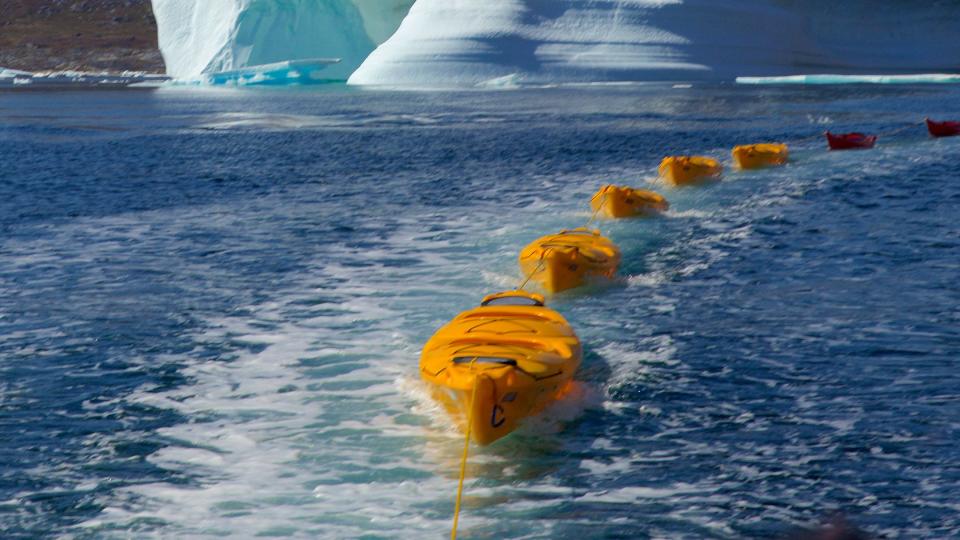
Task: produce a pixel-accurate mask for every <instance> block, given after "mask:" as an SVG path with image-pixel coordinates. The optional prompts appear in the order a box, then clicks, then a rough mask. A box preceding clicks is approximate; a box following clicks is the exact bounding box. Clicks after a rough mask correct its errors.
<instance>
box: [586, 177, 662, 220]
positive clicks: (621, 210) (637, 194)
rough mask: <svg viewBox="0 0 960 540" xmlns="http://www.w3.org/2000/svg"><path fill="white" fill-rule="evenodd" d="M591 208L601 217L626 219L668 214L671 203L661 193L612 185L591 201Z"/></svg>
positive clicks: (604, 188)
mask: <svg viewBox="0 0 960 540" xmlns="http://www.w3.org/2000/svg"><path fill="white" fill-rule="evenodd" d="M590 208H591V209H592V210H593V211H594V213H595V214H597V215H599V216H603V217H607V218H625V217H634V216H652V215H655V214H659V213H660V212H666V211H667V209H668V208H670V203H668V202H667V199H665V198H664V197H663V195H660V194H659V193H654V192H652V191H647V190H645V189H633V188H630V187H627V186H620V187H618V186H615V185H613V184H610V185H607V186H603V187H602V188H600V191H598V192H597V193H596V194H595V195H594V196H593V197H592V198H591V199H590Z"/></svg>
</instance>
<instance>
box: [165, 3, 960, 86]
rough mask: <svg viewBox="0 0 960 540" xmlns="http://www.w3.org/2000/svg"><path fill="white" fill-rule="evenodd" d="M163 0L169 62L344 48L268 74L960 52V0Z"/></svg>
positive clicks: (693, 67)
mask: <svg viewBox="0 0 960 540" xmlns="http://www.w3.org/2000/svg"><path fill="white" fill-rule="evenodd" d="M152 1H153V6H154V12H155V15H156V19H157V26H158V35H159V41H160V49H161V52H162V53H163V56H164V59H165V61H166V63H167V69H168V74H169V75H171V76H173V77H176V78H178V79H194V80H203V79H204V77H208V79H207V82H211V81H212V82H216V81H217V80H219V79H218V78H217V77H209V76H210V75H213V74H218V73H228V74H235V73H237V72H239V71H243V70H246V69H248V68H250V67H255V66H265V65H268V66H276V65H277V64H279V63H282V62H294V63H299V65H301V66H302V65H303V62H306V61H309V60H310V59H317V58H320V59H332V58H335V59H338V60H339V62H337V63H321V64H315V65H314V67H313V68H312V69H311V73H310V75H309V76H308V77H304V76H302V75H303V73H302V71H296V67H295V66H294V67H291V68H290V69H291V72H292V73H291V74H289V75H285V74H284V73H282V72H281V71H277V72H274V73H272V74H271V75H270V77H269V78H270V79H271V80H272V81H274V82H275V83H279V82H280V81H287V82H288V83H296V84H304V83H309V82H311V81H344V80H348V82H349V83H351V84H360V85H395V86H464V85H466V86H483V87H504V86H507V87H512V86H519V85H524V84H556V83H584V82H587V83H592V82H619V81H696V80H708V81H709V80H712V81H717V80H723V81H732V80H734V79H735V78H736V77H738V76H739V77H784V76H791V75H803V76H807V75H811V74H823V73H837V74H840V75H858V76H867V75H880V76H887V75H912V74H917V73H949V72H951V71H956V68H957V65H956V61H955V60H952V59H956V58H960V40H958V39H956V38H957V30H956V21H957V20H960V2H957V1H954V0H949V1H937V2H910V1H908V0H847V1H844V2H836V1H835V0H416V1H414V0H152ZM256 71H257V70H254V72H256ZM261 71H262V70H261ZM256 77H257V75H256V74H254V75H251V76H250V77H249V78H250V79H251V80H253V79H255V78H256ZM227 79H228V80H233V79H232V78H231V77H227ZM748 80H749V79H748ZM234 82H235V81H234Z"/></svg>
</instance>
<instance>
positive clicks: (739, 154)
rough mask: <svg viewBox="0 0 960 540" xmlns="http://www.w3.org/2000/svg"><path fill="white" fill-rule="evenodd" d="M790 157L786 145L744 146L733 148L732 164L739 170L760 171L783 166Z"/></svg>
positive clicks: (762, 144)
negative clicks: (765, 168)
mask: <svg viewBox="0 0 960 540" xmlns="http://www.w3.org/2000/svg"><path fill="white" fill-rule="evenodd" d="M789 157H790V152H789V150H787V145H785V144H779V143H761V144H745V145H742V146H735V147H734V148H733V163H734V164H736V166H737V167H739V168H741V169H760V168H763V167H776V166H778V165H783V164H785V163H786V162H787V159H788V158H789Z"/></svg>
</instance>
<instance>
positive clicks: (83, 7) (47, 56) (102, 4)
mask: <svg viewBox="0 0 960 540" xmlns="http://www.w3.org/2000/svg"><path fill="white" fill-rule="evenodd" d="M0 66H2V67H5V68H10V69H16V70H24V71H30V72H39V71H83V72H114V73H117V72H123V71H142V72H149V73H163V72H164V64H163V57H162V56H161V55H160V51H159V49H158V47H157V25H156V21H155V20H154V17H153V10H152V8H151V5H150V0H4V2H3V9H2V10H0Z"/></svg>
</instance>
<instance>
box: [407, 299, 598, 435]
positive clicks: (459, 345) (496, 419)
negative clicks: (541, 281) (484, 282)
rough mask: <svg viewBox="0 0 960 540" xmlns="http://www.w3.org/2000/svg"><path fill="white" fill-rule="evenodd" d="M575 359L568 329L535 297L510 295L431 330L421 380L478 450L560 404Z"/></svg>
mask: <svg viewBox="0 0 960 540" xmlns="http://www.w3.org/2000/svg"><path fill="white" fill-rule="evenodd" d="M581 355H582V351H581V346H580V339H579V338H577V335H576V334H575V333H574V331H573V328H571V327H570V324H569V323H567V321H566V319H564V318H563V316H561V315H560V314H559V313H557V312H556V311H553V310H552V309H549V308H547V307H544V305H543V297H542V296H540V295H537V294H531V293H527V292H524V291H519V290H518V291H509V292H503V293H497V294H492V295H490V296H487V297H486V298H484V299H483V302H481V303H480V307H477V308H473V309H470V310H467V311H464V312H463V313H461V314H460V315H457V316H456V317H455V318H454V319H453V320H452V321H450V322H449V323H447V324H446V325H445V326H443V327H442V328H440V329H439V330H437V332H436V333H435V334H434V335H433V337H431V338H430V339H429V341H427V343H426V345H424V347H423V353H422V354H421V356H420V376H421V377H422V378H423V380H424V381H426V382H427V383H428V384H429V385H430V387H431V390H432V394H433V396H434V398H435V399H436V400H437V401H439V402H440V403H441V404H443V406H444V408H446V409H447V411H448V412H449V413H450V414H451V415H452V416H453V417H454V420H455V421H456V422H457V423H458V425H459V426H460V428H461V429H464V430H465V429H466V428H467V422H468V419H469V420H470V438H471V439H472V440H474V441H476V442H477V443H479V444H484V445H485V444H490V443H492V442H493V441H496V440H497V439H499V438H501V437H503V436H505V435H508V434H509V433H511V432H512V431H513V430H514V429H516V428H517V426H519V425H520V423H521V422H522V421H523V419H524V418H526V417H528V416H533V415H535V414H537V413H539V412H540V411H542V410H543V409H544V407H546V406H547V405H548V404H549V403H550V402H552V401H554V400H556V399H559V398H560V397H562V396H563V395H564V394H565V393H566V392H567V391H568V390H569V387H570V381H571V379H572V378H573V374H574V372H575V371H576V370H577V368H578V367H579V366H580V360H581ZM474 387H476V389H474ZM471 402H472V404H473V406H472V407H471Z"/></svg>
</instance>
